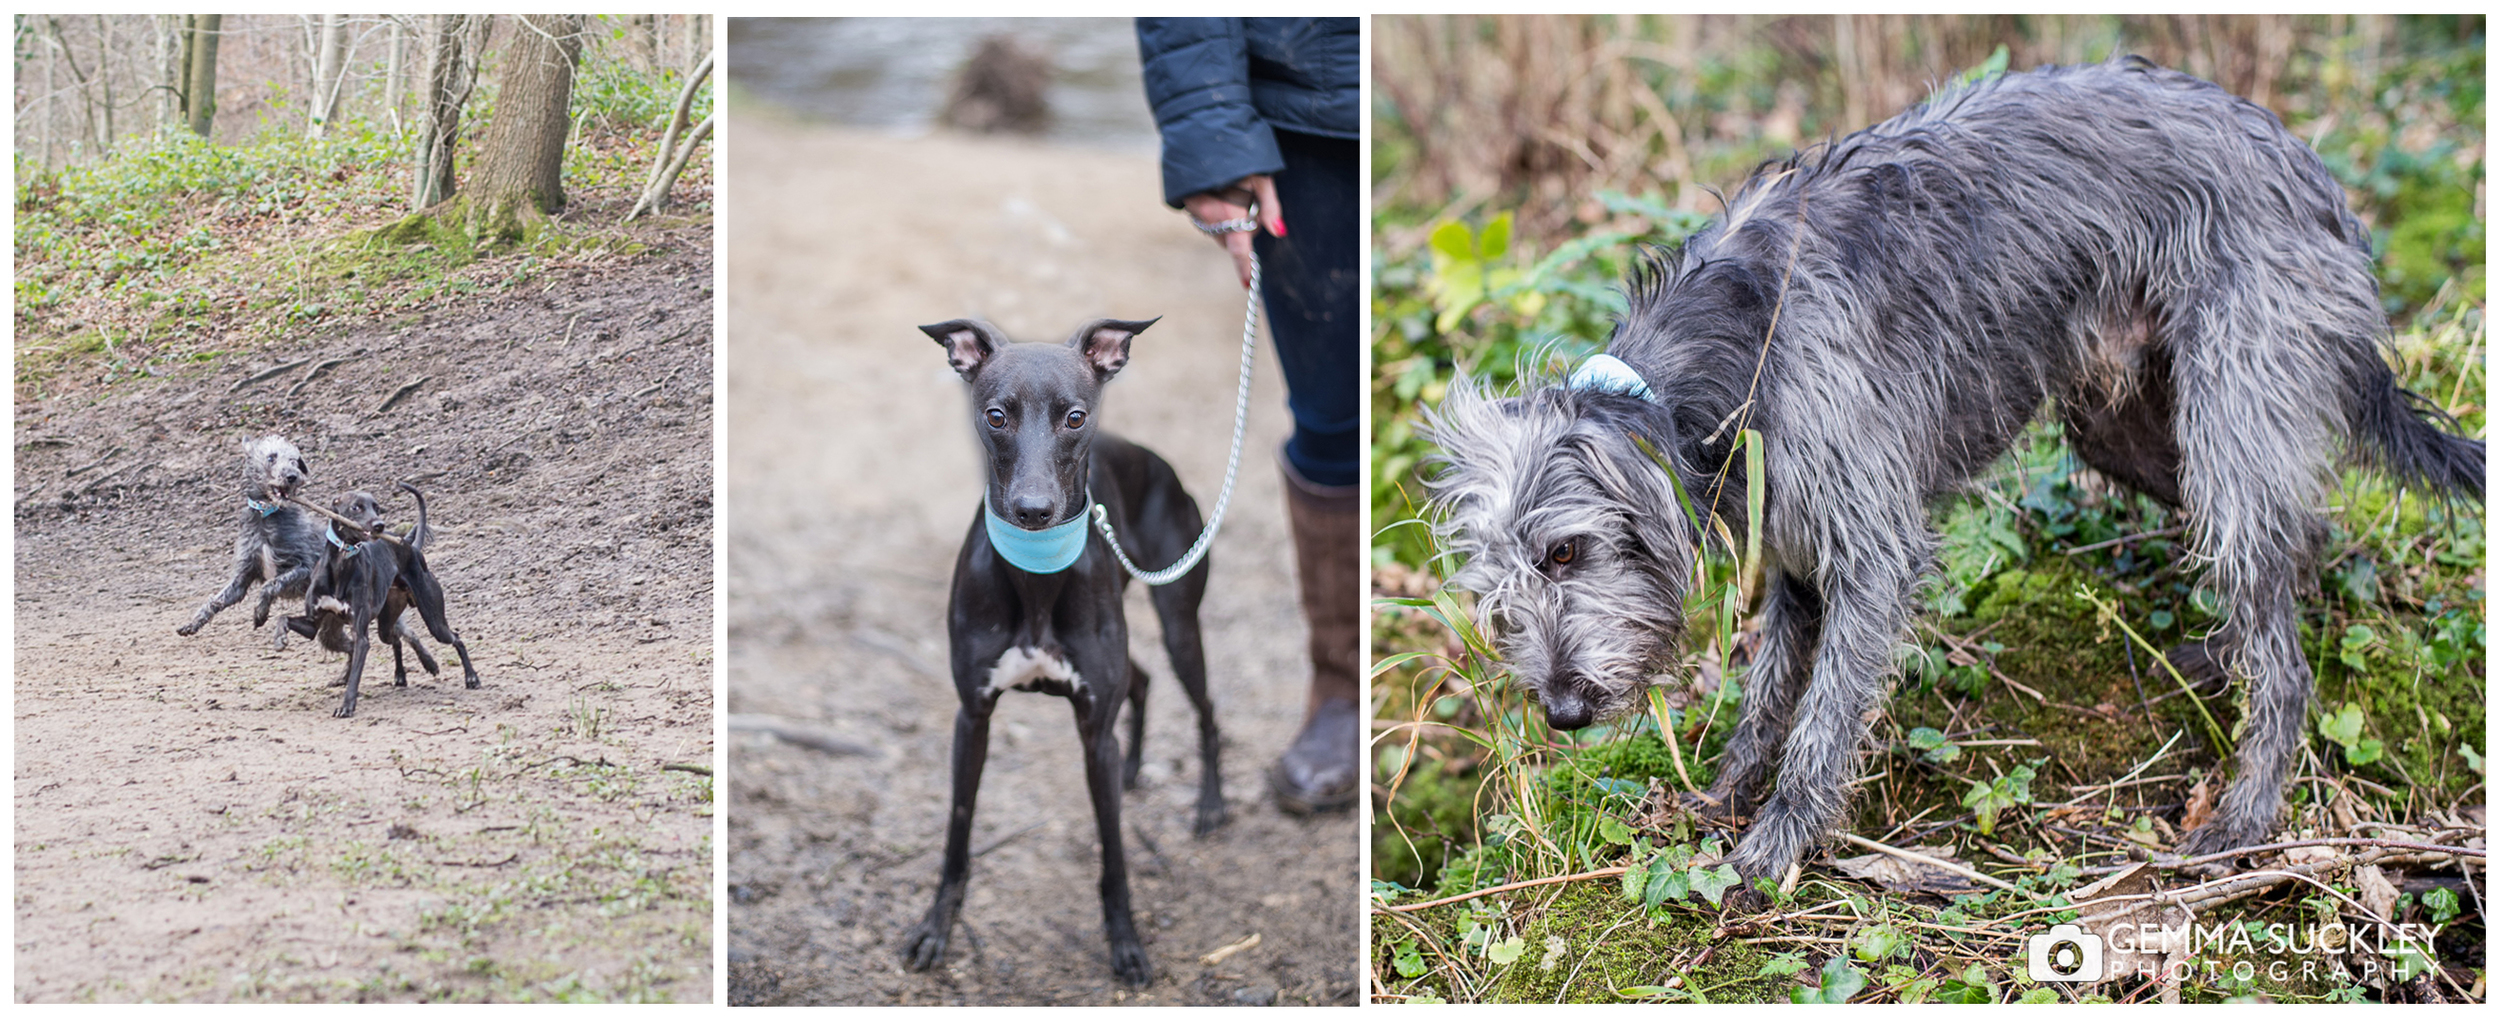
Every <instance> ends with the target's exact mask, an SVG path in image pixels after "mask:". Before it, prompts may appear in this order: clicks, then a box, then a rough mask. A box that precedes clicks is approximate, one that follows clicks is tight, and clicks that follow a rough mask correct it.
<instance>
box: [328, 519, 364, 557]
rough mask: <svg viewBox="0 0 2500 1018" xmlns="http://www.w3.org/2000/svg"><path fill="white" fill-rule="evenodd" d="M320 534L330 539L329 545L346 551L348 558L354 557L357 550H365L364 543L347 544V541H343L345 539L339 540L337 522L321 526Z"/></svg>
mask: <svg viewBox="0 0 2500 1018" xmlns="http://www.w3.org/2000/svg"><path fill="white" fill-rule="evenodd" d="M321 536H323V537H327V538H329V539H330V547H333V548H337V549H340V550H342V551H345V552H347V557H349V558H354V557H356V553H357V552H360V551H363V550H365V546H364V545H361V544H349V543H347V542H345V541H342V540H339V525H338V524H336V523H333V524H330V525H329V526H327V527H323V528H322V529H321Z"/></svg>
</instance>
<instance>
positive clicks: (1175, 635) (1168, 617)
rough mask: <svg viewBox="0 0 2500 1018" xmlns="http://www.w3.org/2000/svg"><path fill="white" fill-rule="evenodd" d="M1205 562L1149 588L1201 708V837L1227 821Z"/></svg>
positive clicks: (1167, 643)
mask: <svg viewBox="0 0 2500 1018" xmlns="http://www.w3.org/2000/svg"><path fill="white" fill-rule="evenodd" d="M1206 586H1207V572H1206V569H1205V568H1204V567H1203V566H1202V567H1201V568H1199V569H1196V570H1192V571H1191V573H1190V574H1189V575H1187V576H1184V577H1182V578H1181V579H1180V580H1179V581H1177V582H1174V583H1171V584H1168V585H1165V586H1161V587H1156V588H1154V589H1153V590H1151V591H1149V592H1148V594H1147V598H1148V600H1150V601H1152V602H1153V603H1154V606H1155V617H1156V618H1157V619H1158V620H1160V621H1161V623H1162V628H1163V650H1164V653H1166V654H1169V655H1170V656H1171V659H1172V673H1173V674H1174V675H1175V676H1177V677H1179V679H1180V680H1181V690H1182V691H1183V692H1186V693H1188V694H1189V705H1190V707H1191V708H1193V709H1195V710H1196V711H1197V712H1198V820H1197V823H1196V825H1195V826H1193V827H1192V828H1191V831H1192V832H1193V833H1195V834H1197V835H1198V836H1200V837H1204V836H1206V835H1208V834H1212V833H1214V832H1215V829H1216V828H1218V827H1222V826H1224V819H1225V815H1224V765H1223V760H1222V756H1223V743H1224V736H1223V733H1222V732H1220V731H1218V730H1217V729H1216V725H1215V702H1214V701H1213V700H1212V699H1210V698H1208V696H1207V651H1206V646H1205V643H1204V641H1203V640H1202V639H1201V638H1200V634H1199V631H1198V603H1199V601H1200V600H1201V599H1202V598H1203V597H1204V596H1205V594H1206Z"/></svg>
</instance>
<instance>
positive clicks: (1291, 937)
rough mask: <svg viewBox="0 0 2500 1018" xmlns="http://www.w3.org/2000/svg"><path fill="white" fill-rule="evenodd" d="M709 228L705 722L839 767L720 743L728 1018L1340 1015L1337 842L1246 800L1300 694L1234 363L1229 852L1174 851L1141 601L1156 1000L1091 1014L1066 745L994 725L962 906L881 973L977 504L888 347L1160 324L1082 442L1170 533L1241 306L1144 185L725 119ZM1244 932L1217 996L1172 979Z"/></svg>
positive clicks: (907, 870) (943, 805)
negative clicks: (958, 574)
mask: <svg viewBox="0 0 2500 1018" xmlns="http://www.w3.org/2000/svg"><path fill="white" fill-rule="evenodd" d="M737 121H738V129H737V134H736V135H735V137H734V138H733V139H732V140H731V142H730V144H731V145H732V146H734V153H735V154H734V155H733V156H732V159H733V160H734V165H735V167H736V169H735V170H734V172H735V174H736V176H737V187H736V188H735V189H733V190H732V192H731V196H730V205H731V207H730V209H729V215H730V219H729V233H730V236H729V239H728V247H729V250H730V252H731V254H730V258H731V261H730V266H731V276H730V278H731V284H730V312H729V313H730V323H731V329H730V339H729V351H730V381H729V389H730V397H731V398H730V400H729V401H728V403H727V406H728V408H729V409H728V415H729V417H728V425H729V428H730V436H731V447H730V460H729V467H728V469H729V482H730V493H731V494H730V498H731V505H733V506H734V507H735V519H734V520H733V521H732V524H731V527H732V536H731V539H730V540H731V544H730V558H729V562H730V566H729V570H730V572H729V575H730V576H731V577H732V578H733V579H732V582H731V584H730V591H729V593H730V601H729V604H730V607H729V617H730V633H731V636H730V646H731V651H730V657H729V705H730V711H731V713H732V714H733V715H739V714H760V715H774V716H779V717H783V718H787V719H795V720H797V721H800V722H803V723H805V724H808V725H811V726H815V727H817V728H821V729H825V730H828V732H829V733H830V734H832V735H834V736H836V737H838V738H840V739H843V740H845V741H848V742H850V743H854V744H857V745H859V746H862V747H866V748H867V749H868V752H867V753H866V754H865V755H840V756H837V755H829V754H825V753H820V752H816V751H812V750H808V749H802V748H798V747H795V746H792V745H788V744H785V743H783V742H781V741H779V740H777V739H776V738H774V737H772V736H769V735H757V734H733V735H732V736H731V740H730V747H729V749H730V766H731V778H730V788H731V804H730V807H729V810H730V813H729V817H730V819H729V830H730V851H729V862H728V866H729V883H730V911H729V937H730V951H729V966H730V967H729V985H730V989H729V995H730V1001H731V1002H732V1003H733V1004H802V1003H804V1004H834V1003H849V1004H942V1003H945V1004H957V1003H960V1004H1022V1003H1097V1004H1099V1003H1115V1002H1118V1003H1138V1004H1205V1003H1225V1004H1231V1003H1270V1002H1273V1003H1281V1004H1324V1003H1352V1002H1353V999H1354V992H1355V985H1356V983H1355V972H1356V967H1355V962H1356V958H1355V950H1356V947H1355V937H1356V930H1357V926H1356V916H1357V913H1358V907H1359V905H1358V902H1359V896H1360V881H1359V879H1358V877H1357V871H1358V849H1357V833H1356V826H1355V821H1354V818H1353V817H1352V816H1351V815H1349V814H1337V815H1335V816H1331V817H1327V818H1324V819H1320V820H1315V821H1306V820H1298V819H1294V818H1291V817H1287V816H1284V815H1282V814H1280V813H1279V812H1278V811H1277V810H1276V809H1275V807H1274V806H1273V805H1272V803H1271V802H1270V800H1269V797H1268V793H1267V789H1266V782H1265V779H1264V777H1263V774H1262V772H1263V770H1264V768H1265V767H1266V766H1267V765H1268V763H1269V762H1270V761H1271V760H1273V759H1274V758H1275V755H1276V754H1277V753H1278V752H1279V751H1280V750H1281V749H1282V748H1283V747H1284V745H1285V744H1286V742H1287V741H1289V740H1290V739H1291V737H1292V735H1293V732H1294V731H1295V729H1296V727H1297V726H1298V725H1299V723H1300V720H1301V710H1302V701H1303V695H1304V693H1303V691H1304V689H1305V686H1306V683H1307V681H1308V666H1307V665H1306V664H1305V663H1304V662H1303V658H1302V654H1303V640H1304V637H1303V625H1302V619H1301V614H1300V608H1299V606H1298V601H1297V599H1296V595H1295V592H1294V587H1293V579H1292V572H1291V569H1292V551H1291V546H1290V539H1289V536H1288V533H1287V530H1286V525H1285V521H1284V506H1283V502H1282V499H1283V496H1282V494H1281V493H1280V491H1279V490H1278V481H1277V478H1276V470H1275V466H1274V462H1273V459H1272V451H1273V450H1274V448H1275V446H1276V444H1277V443H1278V442H1279V441H1281V440H1282V438H1283V435H1284V429H1285V426H1286V423H1285V413H1284V406H1283V403H1284V401H1283V398H1282V390H1281V387H1280V385H1279V383H1278V381H1277V377H1276V373H1275V372H1276V368H1275V361H1274V360H1273V357H1272V350H1271V349H1269V348H1267V347H1266V346H1265V345H1264V343H1263V344H1262V347H1261V352H1260V367H1259V379H1258V391H1257V392H1256V393H1255V394H1254V395H1253V398H1252V402H1251V406H1252V408H1253V416H1252V428H1251V435H1250V438H1249V439H1248V444H1247V447H1246V449H1245V451H1244V453H1243V464H1242V474H1241V482H1240V488H1239V490H1238V491H1237V492H1236V494H1235V496H1234V502H1233V508H1232V514H1231V516H1230V517H1229V518H1227V519H1226V521H1225V526H1224V531H1223V534H1222V536H1221V537H1220V538H1219V539H1218V540H1217V542H1216V544H1215V548H1214V551H1213V556H1214V562H1215V574H1214V582H1213V584H1212V585H1211V586H1210V588H1209V592H1208V596H1207V601H1206V605H1205V609H1204V613H1203V622H1204V624H1205V627H1206V639H1207V648H1208V650H1207V657H1208V663H1209V666H1210V672H1211V678H1210V686H1211V689H1212V692H1213V695H1214V698H1215V701H1216V709H1217V717H1218V720H1219V723H1220V724H1221V725H1222V726H1223V728H1224V732H1225V740H1224V741H1225V747H1224V749H1225V766H1226V773H1225V778H1226V798H1227V800H1228V801H1229V802H1230V804H1231V806H1232V810H1233V821H1232V823H1231V824H1230V825H1229V826H1227V827H1225V828H1224V829H1222V830H1221V831H1219V832H1217V833H1216V834H1214V835H1213V836H1211V837H1208V838H1206V839H1204V840H1193V839H1192V838H1191V837H1190V835H1189V829H1188V823H1189V816H1190V812H1189V810H1190V804H1191V803H1192V802H1193V801H1194V796H1195V780H1196V775H1197V765H1196V763H1195V762H1194V760H1195V749H1194V747H1195V744H1196V738H1195V734H1194V725H1193V723H1192V722H1191V720H1190V718H1191V714H1190V711H1189V707H1188V703H1187V700H1186V698H1184V697H1183V696H1181V695H1180V690H1179V686H1178V684H1177V683H1175V682H1174V681H1173V680H1172V678H1171V671H1170V668H1169V666H1168V664H1167V662H1166V661H1165V659H1164V657H1163V655H1162V652H1161V650H1160V649H1159V648H1160V644H1159V642H1158V639H1159V638H1158V637H1157V635H1156V632H1155V628H1154V623H1153V613H1152V611H1151V609H1149V608H1148V607H1147V606H1146V602H1145V598H1144V596H1143V595H1142V594H1141V593H1139V592H1138V590H1137V589H1132V591H1131V593H1130V602H1129V613H1128V614H1129V623H1130V626H1131V634H1130V639H1131V642H1132V645H1133V646H1134V647H1136V648H1137V650H1136V654H1137V658H1138V660H1139V661H1141V662H1143V663H1144V664H1145V666H1146V667H1147V669H1148V670H1149V671H1151V672H1153V673H1154V675H1155V676H1156V678H1155V679H1154V685H1153V689H1154V693H1153V695H1152V698H1151V704H1150V707H1149V711H1148V721H1147V730H1146V743H1147V764H1146V769H1145V777H1144V780H1143V781H1142V782H1141V787H1139V788H1138V789H1136V790H1135V791H1132V792H1130V793H1129V794H1128V796H1127V798H1126V800H1125V804H1124V810H1123V820H1124V821H1125V824H1126V826H1127V828H1128V830H1129V839H1128V842H1127V847H1128V852H1129V859H1130V860H1131V866H1132V868H1133V872H1134V880H1133V883H1132V889H1133V892H1134V894H1135V897H1136V902H1137V909H1138V912H1137V915H1138V920H1139V927H1140V929H1141V931H1142V933H1143V934H1144V940H1145V945H1146V949H1147V952H1148V954H1149V956H1150V957H1151V958H1152V959H1153V963H1154V966H1155V969H1156V973H1157V974H1156V978H1155V980H1154V982H1153V983H1152V984H1151V985H1150V986H1148V987H1146V988H1145V989H1143V990H1139V991H1127V990H1122V989H1119V988H1117V986H1116V984H1115V983H1114V982H1113V980H1112V978H1111V972H1110V964H1109V960H1108V953H1107V951H1106V950H1105V948H1104V944H1103V937H1102V910H1101V905H1100V903H1099V900H1098V899H1097V897H1096V894H1095V883H1096V879H1097V877H1098V875H1099V872H1100V870H1099V859H1100V857H1099V854H1098V849H1097V846H1096V842H1095V835H1094V825H1093V819H1092V814H1091V811H1090V807H1089V806H1088V805H1087V800H1086V798H1085V794H1084V783H1083V780H1082V778H1081V774H1082V764H1081V762H1080V760H1079V757H1078V755H1077V748H1076V739H1075V726H1074V724H1073V723H1072V721H1071V718H1070V714H1069V711H1068V708H1067V706H1066V705H1065V704H1064V703H1062V702H1060V701H1059V700H1057V699H1055V698H1051V697H1043V696H1034V695H1022V694H1019V695H1016V696H1011V697H1008V698H1007V699H1006V700H1004V701H1002V702H1001V704H1000V707H999V711H998V714H997V720H996V721H995V722H994V725H993V728H992V743H991V750H990V762H989V767H988V770H987V772H986V776H985V779H984V782H983V786H982V790H981V800H980V812H979V814H978V819H977V821H976V823H975V825H974V836H973V843H974V846H975V849H976V851H980V852H981V853H982V854H980V855H979V857H978V858H977V859H976V860H975V862H974V864H973V877H972V884H971V888H970V893H969V896H968V898H967V901H966V903H965V905H964V909H963V918H962V922H961V923H960V924H959V925H958V926H957V927H956V934H955V938H954V941H953V943H952V944H951V945H950V946H949V948H948V953H947V957H946V964H945V966H944V967H943V969H942V970H938V971H931V972H925V973H918V972H908V971H905V970H903V968H902V966H901V964H900V960H899V958H898V955H897V951H898V950H899V949H900V945H901V943H902V935H903V932H904V930H905V929H906V928H907V927H908V926H909V925H910V924H911V923H913V922H915V921H916V920H917V919H918V918H919V917H920V915H921V914H922V912H924V911H925V910H926V909H927V908H928V904H929V899H930V896H931V895H932V894H933V893H934V890H935V885H936V881H937V870H938V861H939V854H940V851H941V848H942V845H943V843H944V840H945V838H944V835H945V818H946V811H947V791H946V789H947V766H948V765H947V753H948V744H949V742H950V740H951V737H952V735H951V733H952V726H953V719H954V713H955V702H956V701H955V694H954V691H953V687H952V685H951V684H950V682H949V680H948V679H947V668H948V666H947V653H946V646H945V640H944V632H943V619H944V610H945V600H946V586H947V578H948V575H949V570H950V569H951V567H952V565H953V561H954V555H955V549H956V548H957V546H958V545H959V544H960V543H961V541H962V538H963V534H964V528H965V526H966V523H967V521H968V520H969V519H970V517H971V514H972V513H973V511H974V509H975V507H976V505H977V504H978V503H977V501H976V500H977V498H978V497H979V492H980V468H979V464H978V452H977V451H976V449H975V448H974V446H973V441H972V435H971V432H970V427H971V425H970V423H969V418H968V416H967V414H968V413H969V411H968V410H967V409H966V408H965V405H964V402H963V400H964V396H963V392H962V383H961V382H959V381H958V380H957V379H956V378H955V376H954V374H953V373H952V372H951V371H949V370H948V368H947V366H946V363H945V360H944V358H943V356H942V355H941V353H940V351H939V349H938V347H937V346H936V344H934V343H932V342H930V341H929V339H928V338H927V337H925V336H923V335H921V334H920V332H919V331H918V330H916V329H915V328H913V326H914V325H916V324H919V323H924V322H931V321H940V320H943V319H947V318H952V317H957V316H961V315H968V314H970V315H980V316H985V317H988V318H990V319H991V320H993V321H996V322H998V323H1000V324H1001V325H1002V326H1004V327H1005V328H1007V330H1008V331H1009V332H1010V333H1012V334H1014V335H1017V336H1019V337H1022V338H1028V339H1041V338H1058V337H1060V336H1064V335H1066V334H1067V332H1068V331H1069V330H1070V329H1072V328H1073V327H1074V326H1075V325H1076V324H1077V323H1078V322H1080V321H1083V320H1085V319H1087V318H1091V317H1095V316H1099V315H1115V316H1119V317H1127V318H1145V317H1152V316H1155V315H1158V314H1159V315H1163V316H1165V317H1164V319H1163V321H1162V322H1161V323H1160V324H1158V325H1157V326H1155V328H1154V329H1153V330H1151V331H1149V332H1147V333H1145V334H1144V335H1142V336H1140V337H1139V338H1138V339H1137V341H1136V346H1135V349H1134V351H1133V354H1132V359H1131V361H1130V364H1129V367H1128V368H1127V369H1126V370H1125V371H1123V372H1122V373H1121V375H1120V377H1119V378H1118V379H1116V380H1115V381H1114V382H1113V383H1112V387H1111V388H1110V390H1109V393H1110V395H1109V396H1108V397H1107V398H1106V405H1105V407H1104V410H1103V418H1102V419H1103V420H1104V421H1105V422H1106V426H1107V427H1109V428H1111V429H1112V430H1113V431H1116V432H1119V433H1121V434H1124V435H1127V436H1130V437H1132V438H1136V439H1138V440H1141V441H1143V442H1145V443H1147V444H1149V445H1151V446H1153V447H1154V448H1155V449H1156V450H1157V451H1159V452H1161V453H1162V454H1163V455H1164V456H1165V457H1166V458H1168V459H1170V460H1171V461H1172V462H1173V464H1174V465H1175V466H1176V467H1177V468H1178V469H1179V471H1180V473H1181V477H1182V479H1183V481H1184V482H1185V483H1186V484H1187V485H1188V486H1189V488H1190V490H1191V491H1192V492H1193V493H1194V494H1195V495H1196V496H1197V497H1198V498H1199V500H1200V503H1201V504H1202V505H1211V504H1212V502H1213V499H1214V497H1215V492H1216V490H1217V488H1218V487H1219V486H1220V485H1221V483H1222V480H1223V477H1222V474H1223V469H1224V450H1225V443H1226V442H1227V441H1228V440H1229V438H1230V434H1231V427H1232V419H1231V414H1230V413H1229V410H1230V407H1231V402H1232V401H1231V394H1232V385H1233V378H1234V367H1233V365H1234V363H1235V359H1236V357H1237V355H1238V350H1239V347H1238V345H1237V344H1238V342H1239V336H1240V322H1241V310H1242V308H1241V291H1240V289H1239V288H1238V287H1236V286H1234V285H1233V284H1232V283H1231V281H1230V279H1231V277H1230V270H1229V267H1228V263H1227V262H1226V261H1225V260H1224V258H1223V255H1222V253H1221V252H1220V251H1218V250H1216V249H1215V247H1214V246H1213V245H1210V244H1208V243H1206V241H1205V240H1203V239H1202V238H1200V237H1198V236H1197V235H1196V234H1195V233H1193V232H1191V231H1190V230H1189V229H1188V227H1187V226H1186V225H1185V224H1184V223H1183V221H1182V220H1181V219H1180V218H1179V216H1178V214H1177V213H1173V212H1170V211H1167V210H1165V209H1164V208H1163V207H1162V206H1161V204H1160V203H1159V202H1158V201H1157V200H1156V196H1157V194H1158V193H1159V190H1158V188H1157V186H1156V171H1155V165H1154V161H1153V159H1152V158H1151V157H1140V156H1133V155H1112V154H1105V153H1100V152H1092V151H1084V150H1076V149H1067V148H1055V147H1047V146H1041V145H1036V144H1030V143H1021V142H1009V141H987V140H978V139H969V138H963V137H955V136H937V137H929V138H920V139H908V140H905V139H896V138H892V137H889V136H884V135H877V134H870V133H864V132H853V131H843V130H838V129H831V128H818V127H797V126H790V125H786V124H781V123H777V122H775V121H773V120H772V119H770V117H769V116H767V115H763V114H760V113H750V112H748V111H741V112H740V114H739V116H738V118H737ZM1252 934H1256V935H1258V937H1259V943H1258V945H1257V946H1255V947H1252V948H1249V949H1247V950H1244V951H1241V952H1239V953H1237V954H1234V955H1232V956H1230V957H1229V958H1227V959H1225V960H1223V961H1222V962H1221V963H1219V964H1216V965H1205V964H1201V963H1200V961H1199V960H1198V959H1199V956H1201V955H1204V954H1206V953H1208V952H1210V951H1214V950H1215V949H1217V948H1220V947H1224V946H1226V945H1228V944H1232V943H1235V942H1238V941H1240V940H1243V939H1244V938H1247V937H1249V936H1251V935H1252Z"/></svg>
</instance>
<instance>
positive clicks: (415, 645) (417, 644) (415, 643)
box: [398, 615, 443, 675]
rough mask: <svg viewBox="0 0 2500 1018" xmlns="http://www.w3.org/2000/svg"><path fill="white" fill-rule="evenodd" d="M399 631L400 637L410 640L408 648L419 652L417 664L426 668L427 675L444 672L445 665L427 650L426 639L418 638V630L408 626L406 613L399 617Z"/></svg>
mask: <svg viewBox="0 0 2500 1018" xmlns="http://www.w3.org/2000/svg"><path fill="white" fill-rule="evenodd" d="M398 632H399V636H400V639H403V640H406V641H408V649H409V650H413V651H416V652H417V665H418V666H419V667H421V668H424V669H425V673H426V674H427V675H441V674H443V666H442V665H439V664H436V663H435V661H434V655H432V654H429V653H427V652H426V650H425V641H423V640H420V639H417V634H416V631H415V630H412V629H409V628H408V617H407V616H405V615H402V616H400V618H399V626H398Z"/></svg>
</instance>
